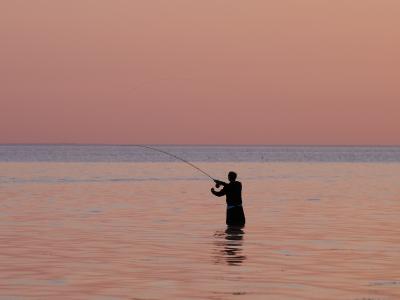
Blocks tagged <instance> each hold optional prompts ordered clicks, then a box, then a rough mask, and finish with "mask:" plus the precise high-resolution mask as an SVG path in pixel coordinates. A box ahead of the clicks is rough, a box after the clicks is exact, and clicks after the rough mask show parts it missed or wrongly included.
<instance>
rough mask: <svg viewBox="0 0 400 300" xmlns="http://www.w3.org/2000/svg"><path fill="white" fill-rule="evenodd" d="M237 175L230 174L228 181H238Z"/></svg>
mask: <svg viewBox="0 0 400 300" xmlns="http://www.w3.org/2000/svg"><path fill="white" fill-rule="evenodd" d="M236 177H237V174H236V173H235V172H232V171H230V172H229V173H228V179H229V181H230V182H234V181H235V180H236Z"/></svg>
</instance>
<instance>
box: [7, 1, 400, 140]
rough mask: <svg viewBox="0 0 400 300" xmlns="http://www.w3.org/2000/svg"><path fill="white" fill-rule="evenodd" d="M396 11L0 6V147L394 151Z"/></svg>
mask: <svg viewBox="0 0 400 300" xmlns="http://www.w3.org/2000/svg"><path fill="white" fill-rule="evenodd" d="M399 16H400V1H398V0H375V1H371V0H351V1H344V0H338V1H332V0H301V1H299V0H276V1H265V0H249V1H242V0H224V1H222V0H213V1H209V0H201V1H188V0H151V1H150V0H142V1H135V0H107V1H105V0H65V1H62V0H59V1H55V0H35V1H26V0H3V1H1V3H0V39H1V47H0V143H168V144H174V143H179V144H203V143H206V144H382V145H384V144H400V18H399Z"/></svg>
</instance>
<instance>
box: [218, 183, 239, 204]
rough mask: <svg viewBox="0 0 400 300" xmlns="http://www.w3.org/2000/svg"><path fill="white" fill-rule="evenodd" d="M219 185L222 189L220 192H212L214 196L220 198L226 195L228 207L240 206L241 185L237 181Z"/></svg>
mask: <svg viewBox="0 0 400 300" xmlns="http://www.w3.org/2000/svg"><path fill="white" fill-rule="evenodd" d="M219 183H220V184H222V185H223V186H224V187H223V189H222V190H220V191H213V194H214V195H215V196H218V197H222V196H225V195H226V204H227V205H228V206H240V205H242V184H241V183H240V182H239V181H234V182H229V183H225V182H219Z"/></svg>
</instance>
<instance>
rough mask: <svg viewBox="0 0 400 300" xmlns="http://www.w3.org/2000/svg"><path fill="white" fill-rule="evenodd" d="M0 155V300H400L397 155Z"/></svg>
mask: <svg viewBox="0 0 400 300" xmlns="http://www.w3.org/2000/svg"><path fill="white" fill-rule="evenodd" d="M161 148H162V149H164V150H167V151H170V152H172V153H174V154H176V155H180V156H182V157H183V158H185V159H189V160H191V161H195V162H196V164H197V165H199V166H200V167H202V168H204V169H205V170H206V171H207V172H209V173H210V174H212V175H213V176H215V177H218V178H224V177H225V174H226V172H227V171H229V170H235V171H237V172H238V173H239V177H240V178H239V179H240V180H241V181H242V182H243V185H244V204H245V212H246V216H247V221H248V224H247V225H246V227H245V228H244V229H243V230H227V228H226V226H225V225H224V221H225V206H224V199H221V198H214V197H212V196H211V194H210V192H209V189H210V188H211V186H212V185H211V182H210V181H209V180H208V179H207V178H206V177H204V176H202V174H200V173H197V172H196V171H195V170H193V169H191V168H189V167H188V166H186V165H185V164H182V163H178V162H173V161H171V160H170V159H169V158H168V157H163V156H162V155H161V154H158V153H150V152H148V153H144V152H145V151H143V150H138V149H135V147H129V146H0V299H2V300H3V299H7V300H8V299H140V300H154V299H182V300H183V299H185V300H187V299H214V300H219V299H238V300H242V299H332V300H333V299H353V300H361V299H374V300H378V299H379V300H386V299H393V300H395V299H400V148H396V147H387V148H386V147H384V148H379V147H365V148H363V147H349V148H347V147H264V146H259V147H245V146H241V147H211V146H210V147H178V146H170V147H161Z"/></svg>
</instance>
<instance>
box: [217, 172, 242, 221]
mask: <svg viewBox="0 0 400 300" xmlns="http://www.w3.org/2000/svg"><path fill="white" fill-rule="evenodd" d="M236 177H237V174H236V173H235V172H229V174H228V180H229V183H226V182H223V181H220V180H215V187H216V188H219V187H220V186H221V185H222V186H223V188H222V189H221V190H220V191H216V190H214V188H212V189H211V193H213V194H214V195H215V196H217V197H222V196H225V195H226V225H228V226H239V227H243V226H244V224H245V223H246V218H245V216H244V211H243V206H242V184H241V183H240V182H239V181H236Z"/></svg>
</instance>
